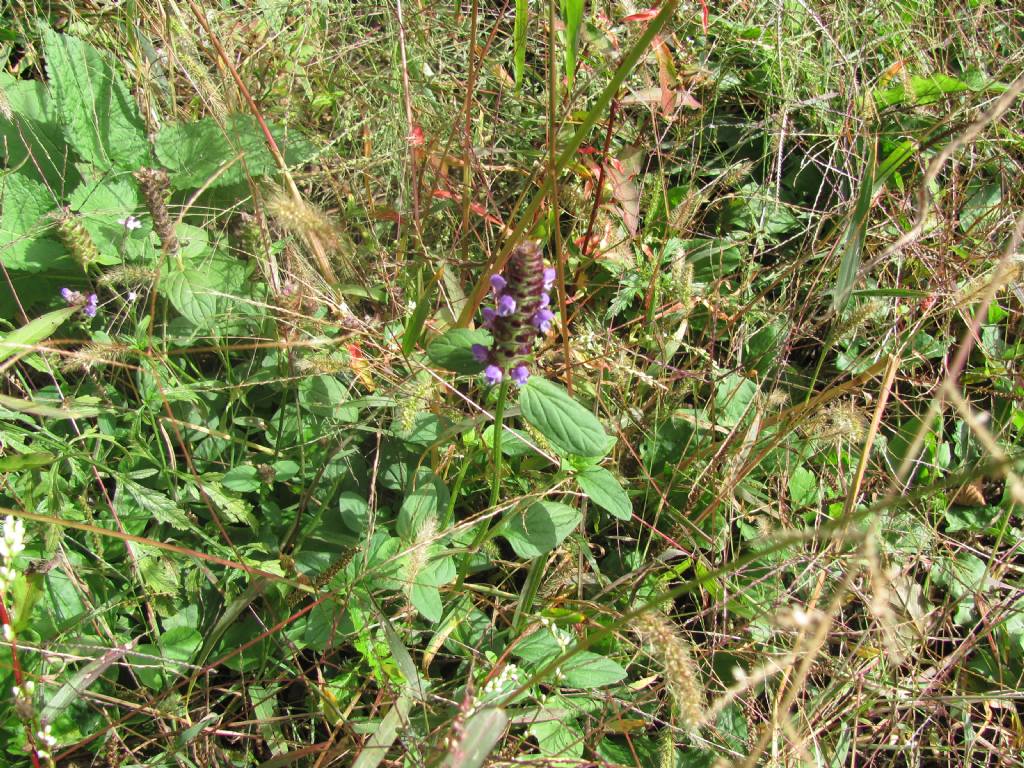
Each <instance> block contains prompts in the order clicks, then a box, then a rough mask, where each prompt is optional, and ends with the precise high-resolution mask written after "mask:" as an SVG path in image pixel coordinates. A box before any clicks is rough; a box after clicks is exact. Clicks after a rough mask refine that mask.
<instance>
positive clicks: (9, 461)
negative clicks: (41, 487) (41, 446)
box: [0, 451, 57, 472]
mask: <svg viewBox="0 0 1024 768" xmlns="http://www.w3.org/2000/svg"><path fill="white" fill-rule="evenodd" d="M56 460H57V456H56V455H54V454H52V453H50V452H49V451H39V452H37V453H21V454H13V455H11V456H2V457H0V472H20V471H22V470H25V469H39V468H40V467H48V466H50V465H51V464H53V462H55V461H56Z"/></svg>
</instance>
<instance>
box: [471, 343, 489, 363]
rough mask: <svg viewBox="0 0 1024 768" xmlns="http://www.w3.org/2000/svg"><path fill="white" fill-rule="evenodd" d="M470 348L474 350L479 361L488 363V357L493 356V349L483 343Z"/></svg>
mask: <svg viewBox="0 0 1024 768" xmlns="http://www.w3.org/2000/svg"><path fill="white" fill-rule="evenodd" d="M470 349H471V350H472V352H473V357H474V358H476V361H477V362H478V363H486V362H487V358H489V357H490V356H491V350H489V349H488V348H487V347H485V346H484V345H483V344H474V345H473V346H472V347H471V348H470Z"/></svg>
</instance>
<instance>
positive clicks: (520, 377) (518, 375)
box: [509, 363, 530, 387]
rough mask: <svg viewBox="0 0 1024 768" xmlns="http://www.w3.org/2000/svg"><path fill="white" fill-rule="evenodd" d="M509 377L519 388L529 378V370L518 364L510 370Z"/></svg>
mask: <svg viewBox="0 0 1024 768" xmlns="http://www.w3.org/2000/svg"><path fill="white" fill-rule="evenodd" d="M509 375H510V376H511V377H512V381H514V382H515V383H516V384H517V385H518V386H520V387H521V386H523V384H525V383H526V380H527V379H528V378H530V369H529V368H527V367H526V366H525V365H523V364H522V363H520V364H519V365H517V366H516V367H515V368H513V369H512V371H511V373H510V374H509Z"/></svg>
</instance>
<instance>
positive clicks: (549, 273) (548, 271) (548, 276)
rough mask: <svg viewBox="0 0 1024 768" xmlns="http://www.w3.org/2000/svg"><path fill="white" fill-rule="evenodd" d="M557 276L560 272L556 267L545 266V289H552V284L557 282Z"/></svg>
mask: <svg viewBox="0 0 1024 768" xmlns="http://www.w3.org/2000/svg"><path fill="white" fill-rule="evenodd" d="M557 276H558V273H557V272H556V271H555V268H554V267H544V290H545V291H550V290H551V286H552V285H554V284H555V278H556V277H557Z"/></svg>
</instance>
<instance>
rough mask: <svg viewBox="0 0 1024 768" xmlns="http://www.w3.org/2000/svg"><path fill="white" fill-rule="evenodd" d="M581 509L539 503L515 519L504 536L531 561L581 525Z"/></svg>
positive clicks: (518, 552)
mask: <svg viewBox="0 0 1024 768" xmlns="http://www.w3.org/2000/svg"><path fill="white" fill-rule="evenodd" d="M581 517H582V516H581V515H580V512H579V510H578V509H574V508H573V507H570V506H569V505H568V504H562V503H560V502H557V501H538V502H536V503H534V504H531V505H530V506H529V507H528V508H527V509H526V510H525V511H523V512H521V513H520V514H518V515H515V516H513V517H512V519H511V520H510V521H509V522H508V525H507V526H506V527H505V529H504V530H503V531H502V533H501V535H502V536H504V537H505V538H506V539H508V543H509V544H511V545H512V549H514V550H515V553H516V554H517V555H518V556H519V557H521V558H523V559H530V558H534V557H539V556H540V555H543V554H545V553H546V552H550V551H551V550H553V549H554V548H555V547H557V546H558V545H559V544H561V543H562V542H563V541H565V537H566V536H568V535H569V534H570V533H572V532H573V530H574V529H575V528H576V526H577V525H579V523H580V519H581Z"/></svg>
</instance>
